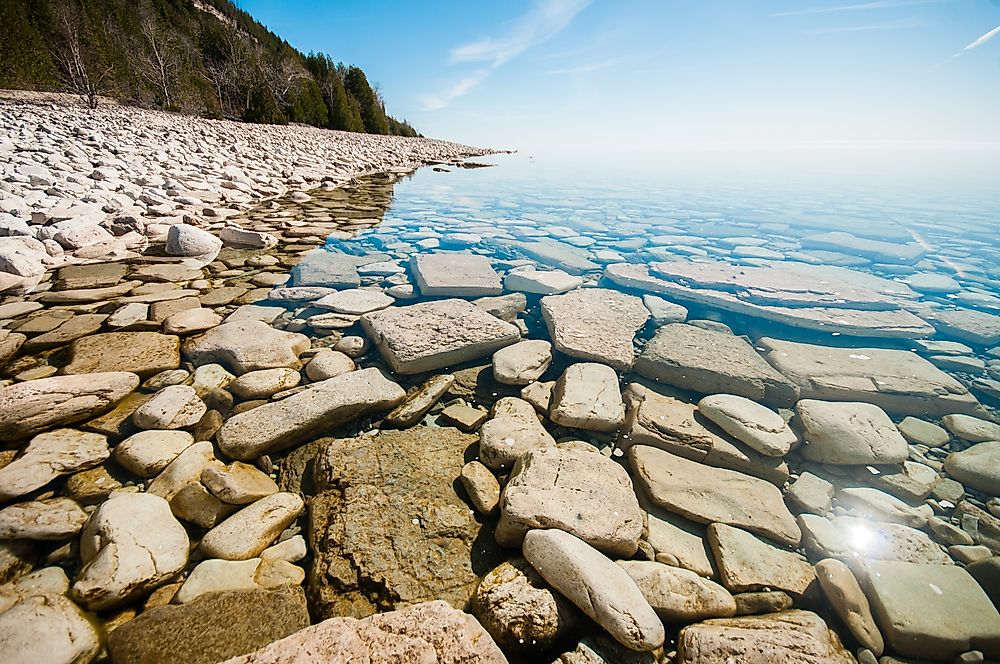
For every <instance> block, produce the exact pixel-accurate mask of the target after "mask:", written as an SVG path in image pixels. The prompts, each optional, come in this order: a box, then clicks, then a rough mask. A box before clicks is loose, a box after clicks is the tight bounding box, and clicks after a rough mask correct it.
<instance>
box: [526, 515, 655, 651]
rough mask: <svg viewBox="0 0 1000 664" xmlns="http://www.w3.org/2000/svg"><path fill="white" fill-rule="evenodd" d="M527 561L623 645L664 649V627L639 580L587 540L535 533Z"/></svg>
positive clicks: (548, 532)
mask: <svg viewBox="0 0 1000 664" xmlns="http://www.w3.org/2000/svg"><path fill="white" fill-rule="evenodd" d="M524 557H525V558H526V559H527V560H528V562H529V563H531V566H532V567H534V568H535V570H536V571H537V572H538V573H539V574H540V575H541V576H542V577H543V578H544V579H545V580H546V581H547V582H548V583H549V584H550V585H552V587H553V588H555V589H556V590H558V591H559V592H560V593H562V594H563V595H564V596H565V597H566V598H567V599H569V600H570V601H571V602H573V603H574V604H576V606H577V607H578V608H579V609H580V610H581V611H583V612H584V613H585V614H587V615H588V616H590V618H592V619H593V620H594V621H595V622H597V624H599V625H600V626H601V627H603V628H604V629H605V630H607V632H608V633H609V634H610V635H611V636H613V637H614V638H615V639H617V640H618V641H619V642H620V643H621V644H623V645H625V646H626V647H628V648H631V649H632V650H639V651H651V650H655V649H656V648H658V647H660V646H661V645H663V641H664V638H665V634H664V629H663V623H662V622H660V619H659V617H658V616H657V615H656V613H655V612H654V611H653V609H652V607H651V606H650V605H649V603H648V602H647V601H646V599H645V598H644V597H643V596H642V592H641V591H640V590H639V588H638V586H636V584H635V581H633V580H632V578H631V577H630V576H629V575H628V573H627V572H625V570H624V569H622V568H621V567H619V566H618V565H616V564H615V563H613V562H612V561H611V560H609V559H608V558H606V557H604V555H603V554H602V553H601V552H600V551H598V550H597V549H594V548H593V547H591V546H590V545H589V544H587V543H586V542H584V541H583V540H581V539H579V538H576V537H574V536H573V535H571V534H569V533H567V532H564V531H562V530H532V531H530V532H528V534H527V535H526V536H525V539H524Z"/></svg>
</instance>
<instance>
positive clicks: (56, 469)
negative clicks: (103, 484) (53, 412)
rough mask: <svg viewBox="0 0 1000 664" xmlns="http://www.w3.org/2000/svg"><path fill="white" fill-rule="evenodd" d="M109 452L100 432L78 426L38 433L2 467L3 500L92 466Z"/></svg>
mask: <svg viewBox="0 0 1000 664" xmlns="http://www.w3.org/2000/svg"><path fill="white" fill-rule="evenodd" d="M110 455H111V450H109V449H108V439H107V438H106V437H105V436H102V435H100V434H96V433H86V432H83V431H76V430H75V429H56V430H55V431H49V432H46V433H41V434H38V435H37V436H35V437H34V438H32V439H31V442H30V443H28V447H27V448H25V450H24V452H22V453H21V455H20V456H18V457H17V458H16V459H15V460H14V461H12V462H10V463H9V464H7V465H6V466H4V467H3V468H0V501H4V500H10V499H11V498H16V497H18V496H23V495H25V494H27V493H30V492H32V491H34V490H35V489H40V488H41V487H43V486H45V485H46V484H48V483H49V482H51V481H52V480H54V479H55V478H57V477H59V476H60V475H68V474H69V473H75V472H77V471H79V470H86V469H88V468H93V467H94V466H97V465H100V464H101V463H102V462H104V461H105V460H106V459H107V458H108V457H109V456H110Z"/></svg>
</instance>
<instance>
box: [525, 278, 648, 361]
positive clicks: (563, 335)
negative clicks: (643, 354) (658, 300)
mask: <svg viewBox="0 0 1000 664" xmlns="http://www.w3.org/2000/svg"><path fill="white" fill-rule="evenodd" d="M541 310H542V317H543V318H544V319H545V324H546V325H547V326H548V330H549V336H550V337H551V338H552V343H553V344H554V345H555V347H556V350H558V351H559V352H561V353H565V354H566V355H569V356H570V357H574V358H577V359H581V360H587V361H592V362H601V363H603V364H608V365H610V366H611V367H613V368H614V369H617V370H619V371H626V370H628V369H631V368H632V364H633V363H634V362H635V349H634V346H633V340H634V338H635V333H636V332H637V331H638V330H640V329H642V327H643V326H644V325H645V324H646V321H647V320H648V319H649V311H648V310H647V309H646V307H645V306H643V304H642V300H640V299H639V298H637V297H635V296H634V295H626V294H624V293H621V292H619V291H616V290H610V289H605V288H585V289H578V290H576V291H572V292H570V293H566V294H565V295H549V296H547V297H543V298H542V301H541Z"/></svg>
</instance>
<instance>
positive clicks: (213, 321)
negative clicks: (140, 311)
mask: <svg viewBox="0 0 1000 664" xmlns="http://www.w3.org/2000/svg"><path fill="white" fill-rule="evenodd" d="M221 322H222V316H220V315H219V314H217V313H215V312H214V311H212V310H211V309H205V308H203V307H196V308H193V309H185V310H184V311H178V312H177V313H175V314H170V315H169V316H167V317H166V318H165V319H163V331H164V332H165V333H166V334H177V335H180V336H187V335H189V334H196V333H198V332H204V331H205V330H210V329H212V328H213V327H215V326H216V325H218V324H219V323H221ZM178 350H179V348H178Z"/></svg>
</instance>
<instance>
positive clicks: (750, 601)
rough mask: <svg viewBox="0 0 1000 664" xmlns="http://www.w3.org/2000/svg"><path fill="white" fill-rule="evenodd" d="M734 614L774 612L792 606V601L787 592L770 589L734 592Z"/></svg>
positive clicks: (749, 614) (745, 614) (750, 614)
mask: <svg viewBox="0 0 1000 664" xmlns="http://www.w3.org/2000/svg"><path fill="white" fill-rule="evenodd" d="M733 599H734V600H736V615H738V616H752V615H758V614H761V613H776V612H778V611H784V610H786V609H790V608H792V604H793V603H794V602H793V600H792V598H791V596H790V595H789V594H788V593H785V592H782V591H780V590H770V591H765V592H756V593H736V594H735V595H733Z"/></svg>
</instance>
